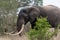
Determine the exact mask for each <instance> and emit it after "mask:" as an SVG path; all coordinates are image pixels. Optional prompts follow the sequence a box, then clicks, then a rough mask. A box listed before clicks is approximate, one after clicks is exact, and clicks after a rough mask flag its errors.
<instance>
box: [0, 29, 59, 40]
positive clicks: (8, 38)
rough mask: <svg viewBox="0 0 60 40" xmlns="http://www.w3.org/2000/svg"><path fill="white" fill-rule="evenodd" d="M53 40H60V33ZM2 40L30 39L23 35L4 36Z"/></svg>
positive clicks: (0, 37)
mask: <svg viewBox="0 0 60 40" xmlns="http://www.w3.org/2000/svg"><path fill="white" fill-rule="evenodd" d="M59 31H60V30H59ZM52 39H53V40H60V32H58V34H57V36H55V37H53V38H52ZM0 40H28V37H27V35H22V36H19V35H17V36H10V35H4V36H0Z"/></svg>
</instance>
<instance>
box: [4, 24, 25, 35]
mask: <svg viewBox="0 0 60 40" xmlns="http://www.w3.org/2000/svg"><path fill="white" fill-rule="evenodd" d="M23 29H24V24H23V25H22V28H21V30H20V31H19V32H18V33H15V34H12V33H6V32H4V33H5V34H8V35H18V34H20V33H21V32H22V31H23Z"/></svg>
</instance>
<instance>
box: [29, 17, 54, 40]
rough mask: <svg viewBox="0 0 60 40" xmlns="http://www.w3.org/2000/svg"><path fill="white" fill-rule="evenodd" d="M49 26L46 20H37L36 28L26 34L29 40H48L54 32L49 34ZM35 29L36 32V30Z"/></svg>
mask: <svg viewBox="0 0 60 40" xmlns="http://www.w3.org/2000/svg"><path fill="white" fill-rule="evenodd" d="M50 27H51V25H50V24H49V23H48V22H47V19H46V18H40V19H38V18H37V22H36V26H35V28H34V29H31V30H30V31H29V32H28V36H29V38H30V40H50V38H51V37H52V36H53V33H54V32H49V28H50ZM36 28H37V29H38V30H36Z"/></svg>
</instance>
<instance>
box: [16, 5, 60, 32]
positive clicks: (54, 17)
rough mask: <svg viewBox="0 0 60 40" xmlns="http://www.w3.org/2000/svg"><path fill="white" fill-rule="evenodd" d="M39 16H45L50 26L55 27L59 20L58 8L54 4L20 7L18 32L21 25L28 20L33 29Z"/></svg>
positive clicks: (59, 12)
mask: <svg viewBox="0 0 60 40" xmlns="http://www.w3.org/2000/svg"><path fill="white" fill-rule="evenodd" d="M40 16H42V17H47V20H48V22H49V23H50V24H51V26H52V27H54V28H56V27H57V25H58V23H59V22H60V8H58V7H56V6H54V5H47V6H43V7H40V6H33V7H30V8H25V9H22V10H21V11H20V12H19V14H18V20H17V30H18V32H19V30H20V29H21V25H22V24H26V23H27V22H28V21H30V23H31V25H32V29H33V28H34V26H35V22H36V19H37V17H38V18H39V17H40Z"/></svg>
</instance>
